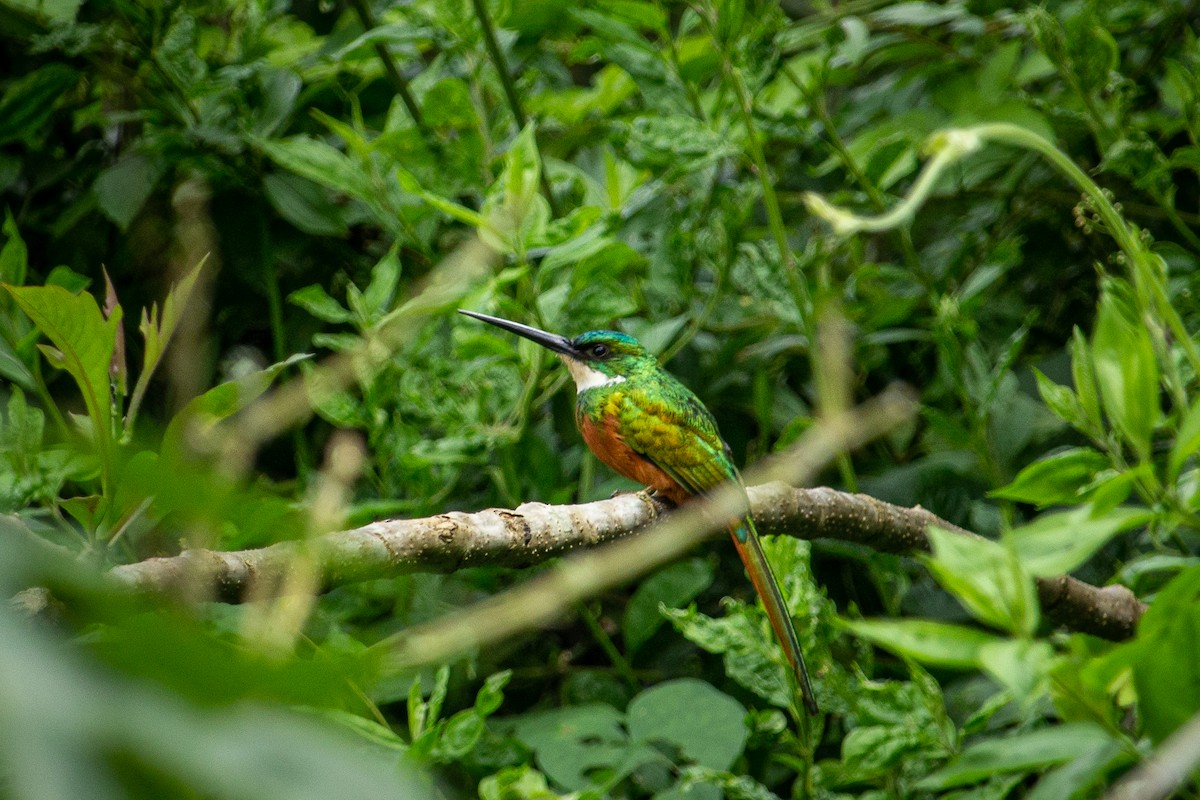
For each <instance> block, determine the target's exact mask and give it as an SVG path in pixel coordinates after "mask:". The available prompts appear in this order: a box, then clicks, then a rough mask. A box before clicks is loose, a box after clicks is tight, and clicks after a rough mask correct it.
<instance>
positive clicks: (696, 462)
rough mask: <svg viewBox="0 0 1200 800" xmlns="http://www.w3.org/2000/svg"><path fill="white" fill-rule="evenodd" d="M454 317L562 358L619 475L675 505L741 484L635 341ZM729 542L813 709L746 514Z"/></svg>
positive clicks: (814, 709)
mask: <svg viewBox="0 0 1200 800" xmlns="http://www.w3.org/2000/svg"><path fill="white" fill-rule="evenodd" d="M459 313H461V314H465V315H466V316H468V317H472V318H474V319H477V320H480V321H482V322H486V323H488V324H490V325H494V326H496V327H497V328H500V329H502V330H505V331H508V332H510V333H515V334H516V335H518V336H521V337H524V338H526V339H529V340H531V341H533V342H536V343H537V344H539V345H541V346H542V347H544V348H546V349H547V350H549V351H551V352H552V353H554V354H555V355H557V356H558V357H559V358H560V359H562V361H563V363H564V364H565V365H566V367H567V370H568V371H569V372H570V373H571V377H572V378H574V380H575V388H576V403H575V422H576V424H577V425H578V427H579V432H580V433H581V434H582V435H583V440H584V442H585V443H586V444H587V446H588V448H589V449H590V450H591V451H592V452H593V453H594V454H595V455H596V457H597V458H599V459H600V460H601V461H602V462H604V464H606V465H607V466H608V467H610V468H611V469H612V470H614V471H615V472H617V473H619V474H620V475H622V476H624V477H626V478H630V479H632V480H634V481H637V482H638V483H641V484H642V485H643V486H646V487H647V488H649V489H651V490H652V491H653V492H654V494H655V495H656V496H661V497H664V498H665V499H666V500H668V501H669V502H671V503H672V504H674V505H680V504H682V503H684V502H686V501H687V500H689V499H690V498H692V497H695V496H696V495H700V494H704V493H705V492H707V491H710V490H712V489H713V488H715V487H717V486H718V485H720V484H723V483H725V482H728V481H732V482H734V483H735V484H736V485H737V486H739V487H741V489H742V494H743V496H744V495H745V486H744V484H743V483H742V479H741V475H740V474H739V473H738V470H737V467H736V466H734V463H733V454H732V452H731V451H730V449H729V445H728V444H726V443H725V441H724V440H723V439H722V438H721V434H720V432H719V431H718V430H717V423H716V420H715V419H714V418H713V415H712V414H711V413H710V412H709V410H708V409H707V408H705V406H704V404H703V403H702V402H701V401H700V398H698V397H697V396H696V395H695V393H693V392H692V390H690V389H688V388H687V387H686V386H684V385H683V384H682V383H681V382H680V381H679V380H678V379H677V378H675V376H673V375H672V374H671V373H669V372H667V370H666V369H664V368H663V367H662V366H661V365H660V364H659V363H658V359H657V358H656V357H655V356H654V354H653V353H651V352H650V351H649V350H647V349H646V348H645V347H644V346H643V345H642V344H641V343H640V342H639V341H638V340H637V339H635V338H633V337H632V336H629V335H627V334H624V333H620V332H618V331H611V330H594V331H588V332H586V333H582V334H580V335H579V336H576V337H575V338H573V339H569V338H567V337H566V336H560V335H558V334H554V333H548V332H547V331H544V330H541V329H539V328H535V327H532V326H530V325H524V324H522V323H519V322H513V321H512V320H507V319H503V318H501V317H493V316H490V315H488V314H481V313H479V312H476V311H467V310H465V309H459ZM729 532H730V535H731V537H732V538H733V544H734V548H735V549H736V550H737V553H738V555H739V556H740V557H741V560H742V564H743V565H744V566H745V568H746V572H747V574H748V575H749V577H750V582H751V583H752V584H753V585H754V589H755V591H756V592H757V593H758V596H759V599H760V600H761V601H762V604H763V608H764V609H766V612H767V619H768V620H769V621H770V623H771V628H772V629H773V630H774V632H775V637H776V638H777V639H778V641H779V644H780V646H781V647H782V648H783V652H784V655H785V656H786V657H787V660H788V663H789V664H790V665H791V668H792V669H791V671H792V674H793V675H794V677H795V682H796V685H797V686H798V687H799V689H800V694H801V698H802V700H803V703H804V707H805V709H806V710H807V711H808V713H809V714H812V715H816V714H818V713H819V708H818V705H817V701H816V697H815V696H814V694H813V689H812V683H811V682H810V680H809V677H808V669H807V667H806V666H805V664H804V654H803V653H802V652H801V649H800V642H799V639H798V638H797V636H796V628H795V626H794V624H793V623H792V618H791V615H790V614H789V613H788V611H787V607H786V606H785V605H784V602H783V596H782V594H781V593H780V590H779V583H778V581H776V580H775V575H774V573H773V572H772V571H771V565H770V562H768V561H767V557H766V554H765V553H764V552H763V549H762V543H761V542H760V541H759V538H758V533H757V531H756V530H755V528H754V521H753V520H752V519H751V518H750V516H749V514H747V515H745V516H744V517H742V518H741V519H738V520H737V521H735V522H732V523H730V525H729Z"/></svg>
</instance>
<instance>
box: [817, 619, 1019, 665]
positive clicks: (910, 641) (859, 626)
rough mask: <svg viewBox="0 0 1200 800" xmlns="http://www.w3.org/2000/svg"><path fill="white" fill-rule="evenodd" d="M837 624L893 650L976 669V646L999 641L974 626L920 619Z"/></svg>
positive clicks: (925, 661) (922, 659)
mask: <svg viewBox="0 0 1200 800" xmlns="http://www.w3.org/2000/svg"><path fill="white" fill-rule="evenodd" d="M840 624H841V625H842V626H844V627H845V628H847V629H848V630H850V631H851V632H852V633H854V634H855V635H856V636H859V637H861V638H863V639H866V640H867V641H868V642H871V643H872V644H877V645H879V646H880V647H884V648H886V649H888V650H891V651H892V652H893V653H897V654H899V655H901V656H904V657H906V658H911V659H913V660H914V661H919V662H921V663H923V664H932V665H934V666H938V667H948V668H951V669H976V668H978V666H979V651H980V648H982V647H984V646H985V645H988V644H992V643H995V642H1000V641H1003V640H1002V639H1000V638H999V637H997V636H995V635H993V634H990V633H986V632H985V631H981V630H978V629H976V628H968V627H966V626H964V625H951V624H948V623H945V622H932V621H928V620H920V619H898V620H872V619H858V620H841V621H840Z"/></svg>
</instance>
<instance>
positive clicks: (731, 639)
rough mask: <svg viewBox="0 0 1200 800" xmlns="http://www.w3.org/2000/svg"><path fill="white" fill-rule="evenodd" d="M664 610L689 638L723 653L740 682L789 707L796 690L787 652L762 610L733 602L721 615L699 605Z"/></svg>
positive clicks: (730, 671) (729, 670) (728, 668)
mask: <svg viewBox="0 0 1200 800" xmlns="http://www.w3.org/2000/svg"><path fill="white" fill-rule="evenodd" d="M662 612H663V614H665V615H666V616H667V619H669V620H670V621H671V624H672V625H674V626H675V629H676V630H678V631H679V632H680V633H681V634H683V636H684V637H685V638H686V639H687V640H688V641H690V642H693V643H694V644H696V645H698V646H700V647H701V648H703V649H704V650H707V651H708V652H710V653H719V654H721V655H722V656H723V658H724V662H725V673H726V674H727V675H728V676H729V677H730V678H732V679H733V680H734V681H736V682H737V683H738V684H740V685H741V686H743V687H745V688H746V689H748V690H749V691H751V692H754V693H755V694H756V695H758V696H759V697H761V698H763V699H764V700H766V701H768V702H770V703H771V704H773V705H775V706H777V707H779V708H788V707H789V705H790V703H791V700H792V689H791V684H790V683H789V679H788V675H787V668H786V667H785V666H784V662H783V660H782V659H783V654H782V652H780V650H779V647H778V646H777V645H776V644H775V642H774V640H773V639H771V637H770V634H769V633H765V634H764V627H763V623H764V620H763V612H762V611H761V610H759V609H758V608H756V607H754V606H748V605H746V604H745V603H731V604H729V605H728V606H727V607H726V614H725V616H724V617H720V618H713V617H709V616H705V615H704V614H701V613H699V612H698V611H696V609H695V608H687V609H671V608H663V609H662Z"/></svg>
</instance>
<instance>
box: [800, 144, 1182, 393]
mask: <svg viewBox="0 0 1200 800" xmlns="http://www.w3.org/2000/svg"><path fill="white" fill-rule="evenodd" d="M985 142H999V143H1001V144H1008V145H1013V146H1016V147H1021V148H1024V149H1027V150H1033V151H1034V152H1037V153H1039V154H1040V155H1042V156H1045V158H1046V160H1048V161H1049V162H1050V164H1051V165H1052V166H1054V167H1055V168H1056V169H1057V170H1058V171H1059V172H1061V173H1063V174H1064V175H1065V176H1066V177H1067V178H1068V179H1070V180H1071V182H1072V183H1074V184H1075V185H1076V186H1078V187H1079V189H1080V190H1081V191H1082V192H1083V193H1084V194H1085V195H1087V197H1088V198H1089V199H1090V200H1091V201H1092V204H1093V206H1094V208H1095V210H1096V213H1097V214H1098V215H1099V217H1100V219H1101V221H1103V223H1104V225H1105V227H1106V228H1107V230H1108V231H1109V233H1110V234H1111V235H1112V237H1113V239H1115V240H1116V242H1117V245H1118V246H1119V247H1120V248H1121V251H1122V252H1123V253H1124V254H1125V256H1126V258H1128V259H1129V262H1130V266H1131V269H1132V274H1133V279H1134V283H1135V285H1136V286H1137V287H1138V289H1139V291H1140V293H1141V294H1142V295H1143V296H1146V297H1147V299H1148V301H1149V303H1150V304H1152V305H1153V307H1154V310H1155V311H1156V312H1157V313H1158V314H1159V315H1160V316H1161V317H1162V319H1163V321H1164V322H1165V323H1166V325H1167V327H1168V328H1169V329H1170V331H1171V334H1172V336H1174V338H1175V339H1176V341H1178V342H1179V344H1180V346H1181V347H1182V348H1183V350H1184V353H1185V354H1186V355H1187V358H1188V361H1189V363H1190V364H1191V366H1192V370H1193V372H1194V373H1195V374H1197V375H1200V351H1198V350H1197V348H1196V344H1195V342H1193V341H1192V338H1191V335H1190V334H1189V333H1188V331H1187V329H1186V328H1185V327H1184V325H1183V320H1182V319H1180V317H1179V314H1178V313H1176V311H1175V309H1174V308H1173V307H1172V306H1171V303H1170V299H1169V298H1168V297H1167V294H1166V289H1165V288H1164V286H1163V281H1162V280H1161V274H1160V273H1161V260H1160V259H1159V258H1158V257H1157V256H1155V255H1154V254H1153V253H1151V252H1150V251H1149V250H1147V249H1146V247H1145V246H1144V245H1143V243H1142V242H1141V241H1140V240H1139V239H1138V237H1137V235H1136V234H1135V233H1134V232H1133V230H1132V229H1131V228H1130V227H1129V225H1127V224H1126V222H1125V220H1124V219H1122V218H1121V215H1120V213H1119V212H1118V211H1117V210H1116V208H1115V207H1114V206H1113V204H1112V201H1110V200H1109V199H1108V197H1107V196H1105V194H1104V191H1103V190H1102V189H1101V188H1100V187H1099V186H1098V185H1097V184H1096V182H1095V181H1093V180H1092V179H1091V178H1090V177H1088V175H1087V173H1085V172H1084V171H1083V170H1081V169H1080V168H1079V167H1078V166H1077V165H1076V164H1075V162H1073V161H1072V160H1071V159H1070V158H1069V157H1068V156H1067V155H1066V154H1065V153H1063V152H1062V151H1061V150H1059V149H1058V148H1057V147H1055V146H1054V145H1053V144H1052V143H1051V142H1049V141H1048V140H1046V139H1045V138H1043V137H1042V136H1039V135H1038V134H1036V133H1034V132H1033V131H1030V130H1027V129H1025V128H1021V127H1019V126H1016V125H1011V124H1008V123H1003V122H998V123H991V124H987V125H978V126H975V127H971V128H957V129H951V130H945V131H941V132H939V133H935V134H934V135H933V137H931V139H930V149H931V150H932V151H933V153H934V155H933V158H932V159H931V160H930V162H929V163H928V164H926V165H925V168H924V169H923V170H921V174H920V175H919V176H918V177H917V181H916V183H914V184H913V187H912V189H911V190H910V191H909V193H908V195H907V196H906V197H905V198H904V199H903V200H902V201H901V202H900V203H899V204H898V205H897V206H896V207H895V208H893V209H892V210H891V211H889V212H887V213H886V214H881V215H878V216H873V217H860V216H858V215H856V214H854V213H852V212H850V211H847V210H845V209H842V208H838V207H836V206H834V205H832V204H831V203H829V202H828V201H826V200H825V199H824V198H823V197H821V196H819V195H816V194H811V193H810V194H808V195H805V202H806V203H807V205H808V207H809V210H810V211H812V212H813V213H814V214H816V215H817V216H819V217H821V218H823V219H824V220H826V221H827V222H828V223H829V224H830V225H831V226H833V229H834V230H835V231H836V232H837V233H839V234H841V235H843V236H848V235H851V234H854V233H858V232H860V231H867V232H875V231H881V230H887V229H889V228H893V227H896V226H899V225H902V224H904V223H905V222H907V221H908V220H909V219H910V218H911V217H912V215H913V214H914V213H916V210H917V209H918V208H920V207H921V205H923V204H924V203H925V201H926V200H927V199H928V198H929V195H930V193H931V192H932V191H933V188H934V186H935V185H936V183H937V180H938V178H939V177H940V176H941V174H942V172H944V171H945V170H946V168H947V167H948V166H950V165H951V164H953V163H955V162H956V161H959V160H961V159H962V158H964V157H965V156H967V155H969V154H971V153H973V152H975V151H976V150H978V149H979V148H980V147H982V146H983V144H984V143H985ZM1166 361H1167V364H1168V367H1169V363H1170V359H1166Z"/></svg>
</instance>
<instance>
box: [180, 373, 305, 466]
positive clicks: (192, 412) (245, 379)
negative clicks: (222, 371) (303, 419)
mask: <svg viewBox="0 0 1200 800" xmlns="http://www.w3.org/2000/svg"><path fill="white" fill-rule="evenodd" d="M309 358H312V355H311V354H309V353H297V354H296V355H293V356H291V357H290V358H288V359H286V360H284V361H280V362H279V363H277V364H272V365H271V366H269V367H267V368H266V369H262V370H259V371H257V372H251V373H250V374H248V375H243V376H242V377H240V378H238V379H237V380H233V381H228V382H227V383H222V384H218V385H217V386H214V387H213V388H211V389H209V390H208V391H207V392H205V393H204V394H202V395H200V396H199V397H195V398H193V399H192V400H190V401H189V402H188V404H187V405H185V406H184V407H183V408H182V409H180V411H179V413H177V414H176V415H175V416H174V417H173V418H172V419H171V421H170V423H168V425H167V429H166V431H165V432H164V433H163V439H162V441H163V443H162V453H163V456H164V458H167V457H174V458H181V457H182V453H183V452H184V444H185V438H184V437H185V436H186V434H187V430H188V427H189V426H191V425H198V426H200V427H207V426H210V425H212V423H214V422H217V421H218V420H222V419H226V418H228V417H231V416H233V415H234V414H236V413H237V412H239V411H241V410H242V409H243V408H245V407H246V406H248V405H249V404H250V403H252V402H253V401H254V400H256V399H258V398H259V397H261V396H262V394H263V393H264V392H265V391H267V389H268V388H270V386H271V383H272V382H273V381H274V380H275V378H277V377H278V376H279V374H280V373H281V372H283V370H285V369H287V368H288V367H290V366H292V365H293V364H298V363H300V362H303V361H306V360H307V359H309Z"/></svg>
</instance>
